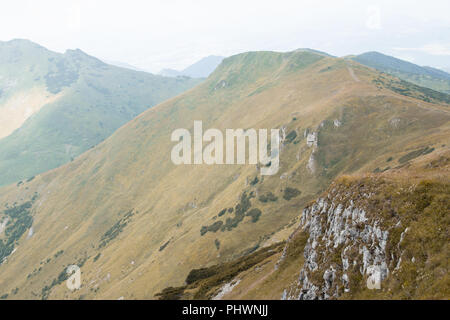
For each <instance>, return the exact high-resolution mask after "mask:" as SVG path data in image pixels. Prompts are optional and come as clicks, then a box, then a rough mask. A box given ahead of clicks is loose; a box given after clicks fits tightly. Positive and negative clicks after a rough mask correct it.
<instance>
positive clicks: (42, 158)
mask: <svg viewBox="0 0 450 320" xmlns="http://www.w3.org/2000/svg"><path fill="white" fill-rule="evenodd" d="M0 74H2V78H1V79H0V91H1V92H3V94H2V96H1V97H0V109H1V108H2V107H3V103H4V102H5V101H7V99H8V98H10V97H14V95H15V94H17V93H20V92H27V91H29V90H38V89H37V88H40V89H39V90H41V91H43V90H45V89H44V88H46V89H47V90H48V92H43V93H42V95H44V96H45V95H49V93H51V94H60V95H61V97H60V98H58V99H57V100H55V101H52V102H49V103H48V104H47V105H45V107H44V108H42V109H41V110H40V111H39V112H38V113H36V114H35V115H34V116H33V117H31V118H29V119H28V120H27V121H26V122H25V123H24V124H23V125H22V127H21V128H20V130H16V131H14V132H13V133H12V134H10V135H9V136H7V137H4V138H2V139H0V186H1V185H6V184H9V183H13V182H16V181H19V180H22V179H26V178H28V177H31V176H34V175H37V174H39V173H42V172H45V171H48V170H50V169H53V168H56V167H58V166H61V165H62V164H65V163H68V162H70V161H71V160H73V159H74V158H76V157H77V156H78V155H80V154H81V153H83V152H84V151H86V150H88V149H89V148H90V147H92V146H94V145H97V144H99V143H100V142H101V141H103V140H104V139H106V138H107V137H109V136H110V135H111V134H112V133H113V132H114V131H115V130H116V129H118V128H119V127H121V126H122V125H123V124H125V123H126V122H128V121H130V120H131V119H133V118H135V117H136V116H137V115H139V114H140V113H142V112H143V111H145V110H147V109H149V108H150V107H152V106H154V105H156V104H158V103H160V102H162V101H164V100H167V99H169V98H171V97H174V96H176V95H178V94H180V93H182V92H183V91H185V90H188V89H190V88H192V87H193V86H195V85H197V84H198V83H200V82H201V81H202V80H200V79H190V78H186V77H183V78H165V77H162V76H156V75H152V74H149V73H145V72H137V71H133V70H129V69H123V68H119V67H115V66H111V65H108V64H105V63H103V62H102V61H100V60H98V59H96V58H94V57H91V56H89V55H87V54H85V53H84V52H82V51H80V50H68V51H67V52H66V53H65V54H59V53H55V52H51V51H48V50H46V49H45V48H43V47H40V46H38V45H36V44H34V43H32V42H29V41H26V40H15V41H10V42H2V43H0ZM8 79H15V81H16V82H17V84H16V85H15V86H10V85H9V82H8V81H10V80H8Z"/></svg>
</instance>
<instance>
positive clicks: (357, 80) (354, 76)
mask: <svg viewBox="0 0 450 320" xmlns="http://www.w3.org/2000/svg"><path fill="white" fill-rule="evenodd" d="M347 70H348V73H350V76H351V77H352V78H353V80H355V81H356V82H359V78H358V77H357V76H356V74H355V71H353V69H352V67H347Z"/></svg>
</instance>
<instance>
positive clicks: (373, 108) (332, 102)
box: [0, 52, 450, 299]
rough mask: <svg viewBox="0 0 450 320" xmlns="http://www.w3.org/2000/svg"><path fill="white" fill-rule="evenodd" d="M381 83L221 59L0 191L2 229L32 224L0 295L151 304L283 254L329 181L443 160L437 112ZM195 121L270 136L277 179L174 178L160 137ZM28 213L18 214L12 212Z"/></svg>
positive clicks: (434, 103) (316, 59)
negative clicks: (7, 223) (218, 271)
mask: <svg viewBox="0 0 450 320" xmlns="http://www.w3.org/2000/svg"><path fill="white" fill-rule="evenodd" d="M380 77H382V78H380ZM380 79H381V80H380ZM374 80H378V81H381V82H382V83H381V84H377V83H378V82H375V81H374ZM382 80H383V81H384V82H383V81H382ZM390 81H397V79H396V78H394V77H391V76H389V75H384V74H381V73H380V72H377V71H375V70H373V69H370V68H367V67H365V66H363V65H360V64H358V63H356V62H352V61H347V60H344V59H340V58H332V57H324V56H323V55H319V54H315V53H311V52H289V53H275V52H249V53H244V54H240V55H236V56H232V57H230V58H227V59H225V60H224V61H223V63H222V64H221V65H220V66H219V67H218V68H217V69H216V70H215V72H213V73H212V74H211V75H210V77H209V78H208V79H207V80H206V81H205V82H203V83H201V84H200V85H198V86H197V87H195V88H193V89H191V90H189V91H187V92H185V93H183V94H181V95H179V96H177V97H174V98H172V99H170V100H168V101H165V102H163V103H161V104H159V105H157V106H155V107H153V108H151V109H149V110H147V111H145V112H144V113H142V114H140V115H139V116H137V117H136V118H134V119H133V120H131V121H130V122H129V123H127V124H126V125H124V126H122V127H121V128H120V129H118V130H117V131H116V132H115V133H114V134H112V135H111V136H110V137H109V138H108V139H106V140H105V141H103V142H102V143H100V144H99V145H98V146H96V147H94V148H93V149H91V150H89V151H87V152H86V153H83V154H82V155H80V156H79V157H78V158H76V159H74V161H73V162H70V163H68V164H66V165H64V166H62V167H60V168H57V169H54V170H52V171H50V172H47V173H45V174H41V175H38V176H36V177H35V178H34V179H32V180H30V181H25V182H23V184H20V185H9V186H6V187H3V188H0V206H1V207H2V208H5V210H4V211H3V214H2V217H0V218H3V219H4V218H5V216H9V214H10V212H11V210H10V209H14V212H15V211H17V210H19V209H20V210H21V211H20V212H23V215H24V217H28V216H31V217H32V219H33V220H32V224H31V227H32V228H33V236H32V238H30V239H31V240H27V239H26V235H25V231H27V230H28V229H29V228H30V227H29V223H27V224H23V225H24V227H23V228H20V230H22V231H23V232H24V233H23V234H22V235H20V236H18V237H17V238H11V237H7V238H3V239H4V240H8V241H9V243H13V245H9V246H8V247H7V249H8V250H14V249H17V250H16V251H14V253H13V254H11V252H12V251H6V253H8V252H9V254H7V255H6V256H4V257H3V258H6V261H5V260H3V264H2V265H0V274H1V277H0V279H1V280H0V287H1V288H2V291H1V292H0V293H9V294H11V297H12V298H14V297H16V298H17V297H20V298H27V299H29V298H42V299H47V298H48V299H57V298H67V299H75V298H80V297H83V298H88V299H89V298H105V299H118V298H120V297H124V298H125V299H136V298H155V294H157V293H158V292H161V290H163V289H164V288H167V287H170V286H178V285H180V284H183V282H184V281H185V279H186V277H187V276H188V275H189V273H190V271H191V270H193V269H198V268H202V267H205V266H208V265H213V264H216V263H223V262H226V261H231V260H233V259H235V258H237V257H242V256H246V255H248V254H249V253H251V252H254V251H255V250H257V249H258V248H260V247H266V246H268V245H270V244H273V243H277V242H280V241H283V240H286V239H287V238H288V237H289V235H290V234H291V232H292V231H293V228H294V226H295V221H296V220H295V219H297V218H298V215H299V211H300V210H301V209H302V208H304V207H305V206H307V205H308V203H310V201H312V200H314V199H316V198H317V196H318V195H320V194H321V193H322V192H323V191H324V190H326V189H327V188H328V186H329V185H330V183H331V182H332V181H333V180H334V179H335V178H337V177H339V176H340V175H342V174H350V173H353V174H359V173H361V174H362V173H370V172H379V171H384V172H386V174H389V173H392V172H394V167H397V166H402V165H405V166H406V165H408V163H409V162H408V159H410V158H414V157H416V158H417V157H423V156H426V155H427V154H428V155H429V154H430V153H431V155H434V154H437V153H438V152H439V153H440V152H443V150H446V149H448V147H446V146H445V141H447V140H448V135H449V130H450V128H449V121H450V115H449V113H448V107H447V106H446V105H443V104H441V103H440V102H439V101H438V100H436V99H435V98H433V97H428V98H427V96H423V95H424V94H426V92H425V93H423V92H421V91H420V92H418V91H416V87H414V86H410V87H409V88H407V89H408V91H405V90H392V88H390V87H389V86H388V85H387V84H389V83H390ZM402 85H406V86H409V84H402ZM405 92H407V93H408V94H406V93H405ZM419 98H421V99H419ZM424 99H425V100H429V101H425V100H424ZM194 120H202V121H203V124H204V127H205V128H217V129H220V130H224V129H226V128H239V127H241V128H249V127H250V128H255V129H258V128H279V129H280V130H281V132H282V148H281V155H280V168H281V169H280V171H279V172H278V173H277V174H276V175H275V176H271V177H262V176H261V175H260V174H259V169H258V167H257V166H254V165H244V166H226V165H222V166H208V165H199V166H194V165H192V166H175V165H174V164H173V163H171V161H170V150H171V148H172V146H173V145H172V144H171V143H170V136H171V132H172V131H173V130H175V129H177V128H187V129H188V130H192V126H193V121H194ZM283 132H284V134H283ZM154 150H158V152H154ZM391 158H392V159H391ZM389 159H391V160H389ZM403 159H407V160H406V162H404V160H403ZM391 161H392V162H391ZM205 186H207V187H206V188H205ZM28 201H32V205H31V208H30V211H29V213H27V212H28V211H27V210H28V209H26V208H25V207H26V206H25V207H20V205H21V204H25V203H27V202H28ZM24 208H25V209H24ZM224 209H226V210H225V211H224ZM258 210H259V211H258ZM250 213H251V214H250ZM19 222H22V220H18V221H15V220H14V221H13V224H12V225H14V226H16V225H17V228H19V227H20V226H22V224H20V223H19ZM24 222H29V220H26V219H25V218H24ZM205 230H206V233H205ZM2 237H5V235H4V234H3V235H2ZM11 241H12V242H11ZM14 241H16V242H14ZM61 251H62V253H61V254H57V253H58V252H61ZM0 252H1V250H0ZM186 252H189V255H186ZM48 259H50V260H48ZM46 261H48V262H46ZM70 264H77V265H80V266H81V268H82V270H83V280H82V283H83V286H82V288H81V289H80V290H79V291H76V292H68V291H67V290H66V289H65V285H64V284H63V283H62V282H63V281H64V278H63V280H62V281H60V280H58V275H59V274H61V273H62V272H64V268H65V267H66V266H67V265H70ZM294 269H295V270H298V269H297V268H294ZM16 287H17V288H20V289H19V291H18V292H16V295H14V294H13V292H14V289H15V288H16Z"/></svg>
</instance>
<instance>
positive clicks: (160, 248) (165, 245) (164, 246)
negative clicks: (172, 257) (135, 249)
mask: <svg viewBox="0 0 450 320" xmlns="http://www.w3.org/2000/svg"><path fill="white" fill-rule="evenodd" d="M169 243H170V240H169V241H167V242H166V243H164V244H163V245H162V246H161V247H159V252H161V251H163V250H164V249H165V248H166V247H167V246H168V245H169Z"/></svg>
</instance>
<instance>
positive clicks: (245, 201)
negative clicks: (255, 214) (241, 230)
mask: <svg viewBox="0 0 450 320" xmlns="http://www.w3.org/2000/svg"><path fill="white" fill-rule="evenodd" d="M252 197H253V195H252V194H249V195H247V193H246V192H244V193H243V194H242V195H241V199H240V202H239V203H238V204H237V205H236V208H235V210H234V217H232V218H227V219H226V221H225V225H224V226H223V227H222V229H221V230H222V231H225V230H226V231H231V230H233V229H234V228H237V226H238V225H239V223H241V221H242V220H244V218H245V213H246V212H247V210H249V209H250V207H251V205H252V204H251V202H250V199H251V198H252Z"/></svg>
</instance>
